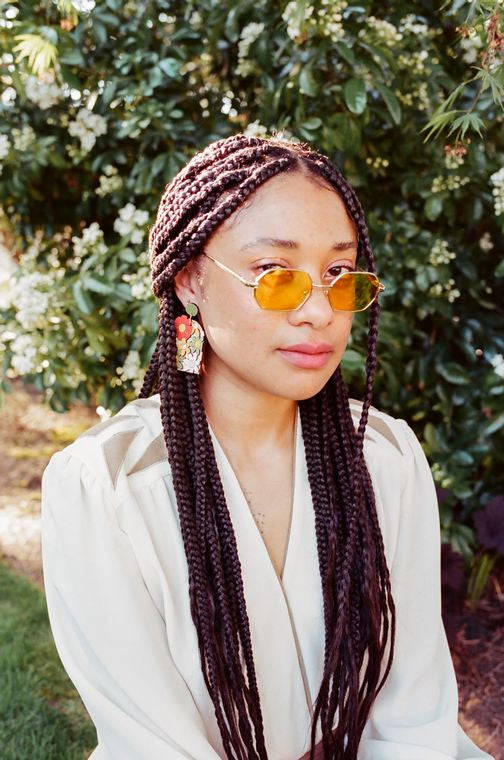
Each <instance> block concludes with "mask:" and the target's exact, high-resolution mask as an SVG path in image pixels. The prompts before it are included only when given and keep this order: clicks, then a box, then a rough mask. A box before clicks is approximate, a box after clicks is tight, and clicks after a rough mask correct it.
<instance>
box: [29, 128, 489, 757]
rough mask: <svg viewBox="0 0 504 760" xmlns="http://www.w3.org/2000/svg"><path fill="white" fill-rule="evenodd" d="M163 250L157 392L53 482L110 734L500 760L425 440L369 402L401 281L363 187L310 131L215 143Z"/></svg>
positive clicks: (49, 527) (99, 712)
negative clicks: (461, 636) (352, 366)
mask: <svg viewBox="0 0 504 760" xmlns="http://www.w3.org/2000/svg"><path fill="white" fill-rule="evenodd" d="M150 254H151V263H152V277H153V291H154V293H155V295H156V296H157V297H158V298H159V301H160V311H159V337H158V342H157V347H156V350H155V353H154V356H153V359H152V361H151V364H150V366H149V368H148V371H147V373H146V377H145V382H144V386H143V389H142V392H141V394H140V396H141V398H140V399H139V400H137V401H134V402H132V403H129V404H127V405H126V406H125V407H124V408H123V409H122V410H121V411H120V412H119V413H118V414H117V415H116V416H115V417H113V418H112V419H110V420H108V421H106V422H104V423H102V424H100V425H97V426H96V427H94V428H92V429H91V430H90V431H88V432H87V433H85V434H84V435H82V436H80V438H78V439H77V441H75V442H74V443H73V444H72V445H71V446H69V447H67V448H66V449H65V450H64V451H63V452H60V453H58V454H56V455H55V456H54V457H53V459H52V460H51V462H50V464H49V466H48V468H47V469H46V471H45V473H44V480H43V551H44V571H45V582H46V591H47V600H48V607H49V613H50V618H51V624H52V629H53V633H54V638H55V641H56V645H57V647H58V650H59V653H60V656H61V659H62V661H63V663H64V665H65V667H66V669H67V671H68V673H69V675H70V677H71V678H72V680H73V681H74V683H75V685H76V687H77V689H78V690H79V692H80V694H81V695H82V698H83V701H84V703H85V704H86V707H87V709H88V711H89V713H90V715H91V717H92V719H93V721H94V723H95V725H96V728H97V733H98V747H97V749H96V750H95V752H93V754H92V757H93V758H96V759H97V760H98V758H100V760H144V759H145V760H158V759H159V760H179V759H181V758H192V759H193V760H217V759H218V758H237V759H239V760H242V759H243V760H244V759H245V758H247V759H248V760H256V759H258V758H260V759H261V760H266V758H269V759H270V760H298V758H300V757H301V756H302V755H304V754H306V755H307V757H308V756H309V757H315V756H316V757H319V758H342V759H345V760H352V759H354V760H355V758H359V760H448V759H449V758H457V759H458V760H463V759H464V760H469V759H475V758H489V757H490V756H489V755H487V754H485V753H484V752H481V751H480V750H478V749H477V747H475V746H474V744H473V743H472V742H471V741H470V740H469V738H468V737H467V736H466V735H465V734H464V733H463V731H462V729H461V728H460V726H459V725H458V723H457V687H456V681H455V675H454V671H453V666H452V662H451V658H450V653H449V650H448V646H447V642H446V637H445V634H444V629H443V625H442V621H441V611H440V579H439V524H438V513H437V504H436V499H435V491H434V485H433V482H432V477H431V475H430V471H429V467H428V464H427V461H426V459H425V456H424V454H423V452H422V449H421V447H420V444H419V442H418V441H417V439H416V438H415V436H414V434H413V432H412V430H411V429H410V428H409V427H408V425H407V424H406V423H405V422H404V421H403V420H398V419H394V418H392V417H390V416H389V415H387V414H385V413H382V412H379V411H378V410H376V409H374V408H373V407H371V406H370V400H371V387H372V381H373V375H374V371H375V366H376V338H377V322H378V314H379V306H378V296H379V292H380V290H381V289H382V288H383V286H382V285H381V284H380V282H379V280H378V278H377V276H376V274H375V273H374V272H375V266H374V261H373V256H372V252H371V247H370V244H369V240H368V235H367V230H366V224H365V221H364V216H363V213H362V210H361V207H360V204H359V202H358V200H357V198H356V195H355V193H354V191H353V190H352V188H351V187H350V186H349V185H348V183H347V182H346V181H345V180H344V179H343V177H342V176H341V174H340V172H339V171H338V170H337V169H336V168H335V167H334V166H333V165H332V163H331V162H330V161H329V159H328V158H327V157H325V156H323V155H321V154H319V153H318V152H316V151H313V150H310V149H309V147H308V146H307V145H305V144H288V143H285V142H282V141H281V140H277V139H266V138H247V137H245V136H244V135H235V136H233V137H230V138H227V139H224V140H219V141H218V142H215V143H213V144H211V145H209V146H208V147H207V148H206V149H205V150H203V151H202V152H201V153H199V154H198V155H196V156H195V157H194V158H193V159H192V160H191V161H190V162H189V163H188V165H187V166H186V167H185V168H184V169H182V170H181V171H180V172H179V174H178V175H177V176H176V177H175V178H174V180H173V181H172V182H171V184H170V185H168V187H167V188H166V190H165V193H164V195H163V197H162V199H161V202H160V205H159V209H158V214H157V219H156V222H155V224H154V226H153V227H152V229H151V231H150ZM361 264H362V266H360V265H361ZM368 308H369V312H368V313H369V339H368V355H367V363H366V371H367V382H366V389H365V397H364V400H363V401H362V402H358V401H354V400H350V401H349V400H348V397H347V393H346V389H345V385H344V383H343V381H342V378H341V372H340V369H339V364H340V361H341V358H342V356H343V353H344V351H345V347H346V345H347V341H348V337H349V334H350V330H351V327H352V320H353V316H354V314H355V313H356V312H357V311H364V310H366V309H368ZM154 391H156V392H155V393H154ZM312 752H314V754H312Z"/></svg>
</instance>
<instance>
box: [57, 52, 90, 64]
mask: <svg viewBox="0 0 504 760" xmlns="http://www.w3.org/2000/svg"><path fill="white" fill-rule="evenodd" d="M59 62H60V63H66V64H67V66H85V65H86V60H85V58H84V56H83V55H82V53H81V51H80V50H79V49H78V48H73V49H72V50H67V52H66V53H60V56H59Z"/></svg>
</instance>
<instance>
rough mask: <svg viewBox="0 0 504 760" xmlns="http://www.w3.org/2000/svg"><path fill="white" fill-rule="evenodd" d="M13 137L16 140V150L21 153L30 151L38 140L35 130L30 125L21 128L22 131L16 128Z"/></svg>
mask: <svg viewBox="0 0 504 760" xmlns="http://www.w3.org/2000/svg"><path fill="white" fill-rule="evenodd" d="M12 137H13V138H14V150H17V151H19V152H20V153H24V151H25V150H28V148H29V147H30V146H31V145H32V144H33V143H34V142H35V140H36V139H37V136H36V134H35V131H34V129H33V128H32V127H30V125H29V124H26V125H25V126H24V127H21V129H17V128H14V129H13V130H12Z"/></svg>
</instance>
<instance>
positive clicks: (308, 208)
mask: <svg viewBox="0 0 504 760" xmlns="http://www.w3.org/2000/svg"><path fill="white" fill-rule="evenodd" d="M215 235H216V237H218V238H219V239H220V240H221V242H224V239H226V240H228V241H229V242H230V243H232V244H233V246H236V243H237V241H238V240H240V241H241V244H242V245H243V244H247V243H250V244H251V245H252V242H253V241H254V240H257V239H260V238H264V240H266V239H268V238H271V239H283V240H287V239H289V240H291V241H293V243H294V244H293V245H292V247H296V245H298V246H299V245H302V243H303V240H311V239H313V237H314V236H315V237H316V238H317V239H318V238H320V239H321V240H322V239H324V238H329V237H330V238H334V242H346V241H350V240H356V234H355V224H354V222H353V220H352V219H351V217H350V216H349V214H348V212H347V210H346V208H345V205H344V203H343V201H342V199H341V197H340V195H339V193H338V192H337V191H336V190H335V189H334V188H332V187H330V186H328V185H325V184H321V183H320V182H318V181H316V182H315V181H312V180H311V179H310V178H309V177H306V176H305V175H304V174H301V173H300V172H295V173H289V174H282V175H279V176H276V177H273V178H272V179H271V180H268V181H267V182H266V183H264V185H261V186H260V187H259V188H258V189H257V190H256V191H255V192H254V193H253V195H252V196H250V197H249V198H247V199H246V201H245V202H244V203H243V204H242V206H240V207H239V208H238V209H237V210H236V211H235V212H234V213H233V214H232V215H231V216H230V217H229V218H228V219H226V220H225V221H224V222H223V223H222V224H221V225H220V226H219V227H218V228H217V230H216V233H215Z"/></svg>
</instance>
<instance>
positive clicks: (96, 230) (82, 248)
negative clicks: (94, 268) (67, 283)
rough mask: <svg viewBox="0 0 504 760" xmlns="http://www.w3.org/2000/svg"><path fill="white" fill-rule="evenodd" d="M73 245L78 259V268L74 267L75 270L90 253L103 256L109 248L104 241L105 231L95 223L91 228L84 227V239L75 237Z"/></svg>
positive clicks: (73, 237)
mask: <svg viewBox="0 0 504 760" xmlns="http://www.w3.org/2000/svg"><path fill="white" fill-rule="evenodd" d="M72 243H73V250H74V256H75V257H76V259H77V261H76V262H75V264H76V266H75V267H72V268H73V269H74V268H78V265H79V264H80V262H81V260H82V258H83V257H84V256H87V255H88V254H89V253H97V254H98V255H103V254H104V253H106V251H107V246H106V245H105V242H104V239H103V231H102V229H101V228H100V225H99V224H98V222H93V223H92V224H90V225H89V227H84V229H83V230H82V237H78V236H77V235H73V236H72Z"/></svg>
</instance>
